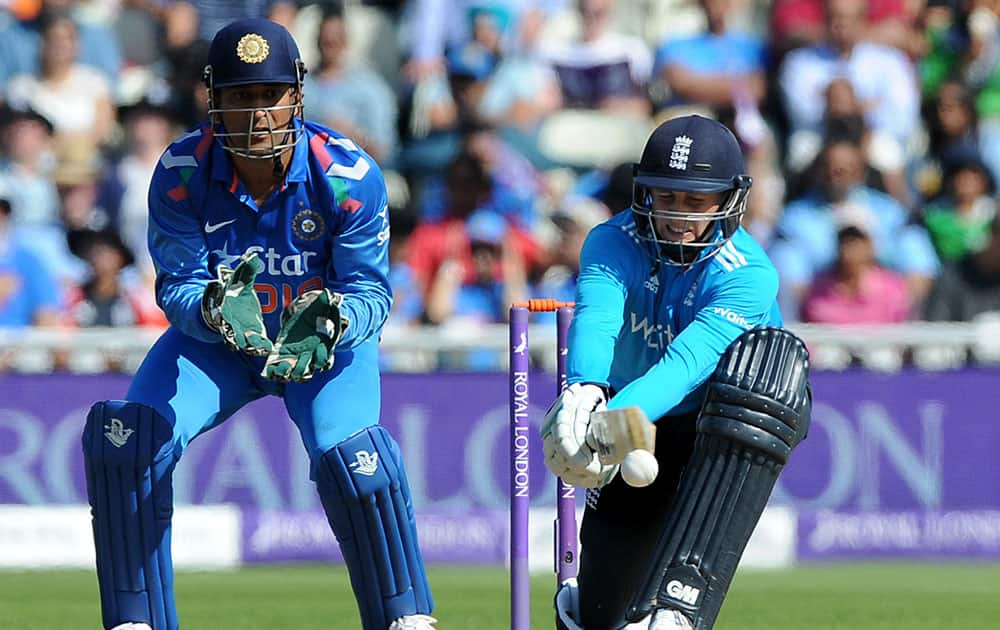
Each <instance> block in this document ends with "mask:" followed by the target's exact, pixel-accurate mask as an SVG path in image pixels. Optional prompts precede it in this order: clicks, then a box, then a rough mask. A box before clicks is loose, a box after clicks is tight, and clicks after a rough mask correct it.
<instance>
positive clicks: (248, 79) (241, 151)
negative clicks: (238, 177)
mask: <svg viewBox="0 0 1000 630" xmlns="http://www.w3.org/2000/svg"><path fill="white" fill-rule="evenodd" d="M305 73H306V67H305V63H304V62H303V61H302V56H301V55H300V54H299V47H298V45H297V44H296V43H295V39H294V38H293V37H292V35H291V33H289V32H288V30H287V29H285V27H284V26H282V25H280V24H278V23H277V22H272V21H271V20H267V19H263V18H248V19H242V20H236V21H234V22H231V23H230V24H228V25H226V26H224V27H223V28H222V29H220V30H219V32H218V33H216V34H215V37H214V38H213V39H212V43H211V46H210V47H209V49H208V65H206V66H205V72H204V74H203V75H202V79H203V80H204V82H205V85H206V86H207V87H208V113H209V115H210V116H211V117H212V120H213V122H214V123H215V125H216V127H217V129H216V134H215V135H216V137H218V138H219V139H220V140H221V141H222V145H223V146H224V147H225V148H226V150H227V151H229V152H230V153H234V154H236V155H240V156H242V157H248V158H259V159H269V158H276V157H277V156H278V155H280V154H281V153H283V152H284V151H287V150H289V149H290V148H292V147H293V146H295V143H296V142H297V141H298V138H299V136H300V135H301V124H299V125H296V124H295V118H296V116H295V115H294V114H293V116H292V118H291V120H290V122H289V123H288V125H285V126H281V127H278V128H275V127H273V126H271V117H272V116H273V114H274V113H275V112H278V111H281V110H288V109H291V110H293V112H295V114H298V117H299V118H301V114H302V80H303V77H304V76H305ZM254 84H286V85H293V86H295V96H294V100H293V103H292V104H291V105H276V106H271V107H255V108H233V107H228V108H221V107H219V106H218V102H219V96H218V94H216V90H217V89H220V88H230V87H237V86H241V85H254ZM256 111H264V112H266V113H267V115H268V116H267V119H268V125H269V127H268V130H267V132H266V133H269V134H270V137H271V147H270V149H269V150H266V151H261V150H250V148H249V145H250V137H251V133H252V132H254V130H253V128H252V127H253V124H254V121H253V116H250V117H249V119H250V120H249V122H248V128H247V129H246V130H245V131H231V130H227V129H225V127H224V126H223V125H222V123H221V118H220V116H219V114H221V113H223V112H251V113H252V112H256ZM258 133H259V131H258Z"/></svg>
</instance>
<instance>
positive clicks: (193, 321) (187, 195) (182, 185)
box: [149, 122, 392, 348]
mask: <svg viewBox="0 0 1000 630" xmlns="http://www.w3.org/2000/svg"><path fill="white" fill-rule="evenodd" d="M304 127H305V129H304V134H303V135H302V136H301V137H300V138H299V141H298V143H296V145H295V147H294V149H293V154H292V159H291V162H290V164H289V165H288V170H287V172H286V175H285V181H284V183H283V184H282V186H281V187H280V189H279V190H276V191H275V192H274V193H273V194H272V195H271V196H270V197H269V198H268V199H267V200H266V201H265V202H264V204H263V205H262V206H260V207H258V206H257V204H256V203H255V202H254V199H253V197H252V195H250V194H249V193H248V192H247V190H246V189H245V188H244V186H243V184H242V182H240V181H239V178H238V177H237V175H236V171H235V169H234V168H233V163H232V161H231V160H230V158H229V154H228V153H227V152H226V151H225V149H223V147H222V146H221V144H220V143H219V142H217V141H215V140H214V138H213V133H212V128H211V127H210V126H208V125H205V126H202V127H197V128H194V129H192V130H190V131H188V132H187V133H185V134H184V135H182V136H181V137H180V138H178V139H177V140H176V141H175V142H174V143H173V144H171V145H170V147H169V148H168V149H167V150H166V151H165V152H164V153H163V156H162V157H161V158H160V163H159V164H158V165H157V167H156V171H155V173H154V174H153V180H152V183H151V185H150V189H149V250H150V254H152V258H153V263H154V264H155V265H156V299H157V302H158V303H159V305H160V307H161V308H162V309H163V311H164V312H165V313H166V315H167V319H168V320H169V321H170V323H171V324H172V325H173V326H174V327H176V328H178V329H179V330H181V331H182V332H183V333H185V334H187V335H189V336H191V337H194V338H196V339H199V340H201V341H221V337H220V335H219V334H218V333H217V332H215V331H213V330H212V329H210V328H208V326H207V325H206V324H205V322H204V320H203V319H202V316H201V298H202V294H203V293H204V291H205V287H206V285H207V284H208V282H209V281H211V280H213V279H215V278H216V270H217V268H218V266H219V265H220V264H223V265H227V266H229V267H231V268H233V267H235V266H236V265H237V264H238V261H239V259H240V256H241V255H243V254H244V253H248V252H256V253H257V254H258V256H259V257H260V259H261V260H262V261H263V262H264V265H265V268H264V271H262V272H261V273H260V274H259V275H258V276H257V279H256V283H255V285H254V288H255V289H256V290H257V294H258V296H259V297H260V302H261V310H262V311H263V314H264V323H265V325H266V326H267V332H268V336H269V337H270V338H271V339H274V338H275V337H276V336H277V333H278V331H279V329H280V319H281V311H282V309H283V308H284V306H285V305H287V304H288V303H289V302H291V301H292V300H293V299H295V298H296V297H298V296H299V295H301V294H302V293H305V292H306V291H310V290H313V289H319V288H322V287H326V288H329V289H331V290H333V291H336V292H338V293H341V294H343V295H344V303H343V305H342V307H341V310H342V312H343V314H344V315H346V316H347V317H348V318H350V322H351V323H350V326H349V327H348V328H347V331H346V332H345V334H344V337H343V338H342V339H341V340H340V343H339V344H338V347H340V348H353V347H355V346H357V345H358V344H360V343H362V342H364V341H365V340H367V339H369V338H371V337H372V336H373V335H376V334H378V332H379V331H380V330H381V328H382V325H383V324H384V323H385V319H386V316H387V315H388V313H389V308H390V306H391V305H392V292H391V290H390V288H389V280H388V271H389V262H388V260H389V259H388V242H389V216H388V204H387V201H386V190H385V181H384V180H383V178H382V172H381V170H380V169H379V167H378V165H377V164H376V163H375V161H374V160H373V159H372V158H371V157H370V156H369V155H368V154H367V153H365V152H364V151H363V150H361V149H360V148H359V147H358V146H357V145H355V144H354V143H353V142H352V141H350V140H348V139H347V138H345V137H343V136H342V135H340V134H338V133H337V132H335V131H332V130H330V129H327V128H325V127H322V126H320V125H317V124H314V123H311V122H306V123H305V125H304Z"/></svg>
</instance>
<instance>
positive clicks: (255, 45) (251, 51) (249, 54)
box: [236, 33, 271, 63]
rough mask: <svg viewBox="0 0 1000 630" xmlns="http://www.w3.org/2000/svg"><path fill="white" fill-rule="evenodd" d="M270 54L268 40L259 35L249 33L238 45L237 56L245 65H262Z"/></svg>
mask: <svg viewBox="0 0 1000 630" xmlns="http://www.w3.org/2000/svg"><path fill="white" fill-rule="evenodd" d="M270 52H271V47H270V46H268V45H267V40H266V39H264V38H263V37H261V36H260V35H258V34H257V33H247V34H246V35H244V36H243V37H241V38H240V41H239V42H237V44H236V56H237V57H239V58H240V61H242V62H243V63H260V62H262V61H264V60H265V59H267V56H268V54H270Z"/></svg>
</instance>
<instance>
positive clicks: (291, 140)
mask: <svg viewBox="0 0 1000 630" xmlns="http://www.w3.org/2000/svg"><path fill="white" fill-rule="evenodd" d="M297 65H298V64H297ZM205 84H206V85H207V86H208V115H209V117H210V119H211V121H212V127H213V129H214V133H215V137H216V138H218V139H219V140H220V142H221V143H222V147H223V148H224V149H225V150H226V151H228V152H229V153H230V154H232V155H238V156H240V157H243V158H249V159H251V160H268V159H274V158H277V157H280V156H281V154H282V153H284V152H285V151H288V150H289V149H292V148H294V147H295V145H296V143H298V141H299V138H301V137H302V134H303V133H304V132H305V129H304V127H303V114H302V74H299V75H298V80H297V82H296V83H295V84H290V83H287V84H286V83H282V84H278V85H288V86H291V87H292V99H293V100H292V103H291V104H289V105H271V106H269V107H220V106H219V104H218V103H219V100H220V99H219V95H218V93H217V92H216V90H221V89H225V88H232V87H238V86H237V85H226V86H224V87H219V86H216V85H214V82H213V77H212V67H211V66H206V67H205ZM243 85H251V84H243ZM284 111H291V113H292V115H291V116H290V117H289V119H288V123H287V124H284V125H282V126H281V127H275V126H274V114H275V113H276V112H284ZM255 112H264V114H265V115H264V120H265V121H266V122H267V129H266V130H264V129H257V130H254V126H255V120H254V113H255ZM234 113H235V114H239V113H243V114H246V118H247V127H246V129H240V130H234V129H228V128H227V127H226V126H225V124H224V123H223V121H222V115H223V114H234ZM261 135H267V137H268V138H269V139H270V146H269V147H267V148H254V147H253V146H252V142H253V138H254V136H257V137H259V136H261Z"/></svg>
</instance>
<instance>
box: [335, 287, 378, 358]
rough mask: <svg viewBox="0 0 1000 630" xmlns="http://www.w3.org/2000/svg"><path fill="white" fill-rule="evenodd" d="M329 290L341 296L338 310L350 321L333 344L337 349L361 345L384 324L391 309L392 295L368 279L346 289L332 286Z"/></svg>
mask: <svg viewBox="0 0 1000 630" xmlns="http://www.w3.org/2000/svg"><path fill="white" fill-rule="evenodd" d="M333 290H334V291H337V292H338V293H341V294H342V295H343V296H344V303H343V304H342V305H341V307H340V310H341V313H342V314H343V315H346V316H347V318H348V319H349V320H350V322H351V323H350V325H349V326H348V327H347V330H346V331H345V332H344V336H343V337H341V338H340V341H339V342H338V343H337V348H338V349H349V348H354V347H357V346H359V345H361V344H362V343H364V342H365V341H367V340H368V339H370V338H371V336H372V335H375V334H377V333H378V331H379V330H381V329H382V326H384V325H385V320H386V318H388V317H389V310H390V309H391V308H392V296H391V294H390V293H389V291H388V290H387V288H386V286H385V285H383V284H379V283H376V282H371V283H364V284H362V285H361V286H359V285H358V284H357V283H355V284H352V285H351V288H350V289H349V290H348V291H346V292H341V291H340V290H339V289H338V288H336V287H333Z"/></svg>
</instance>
